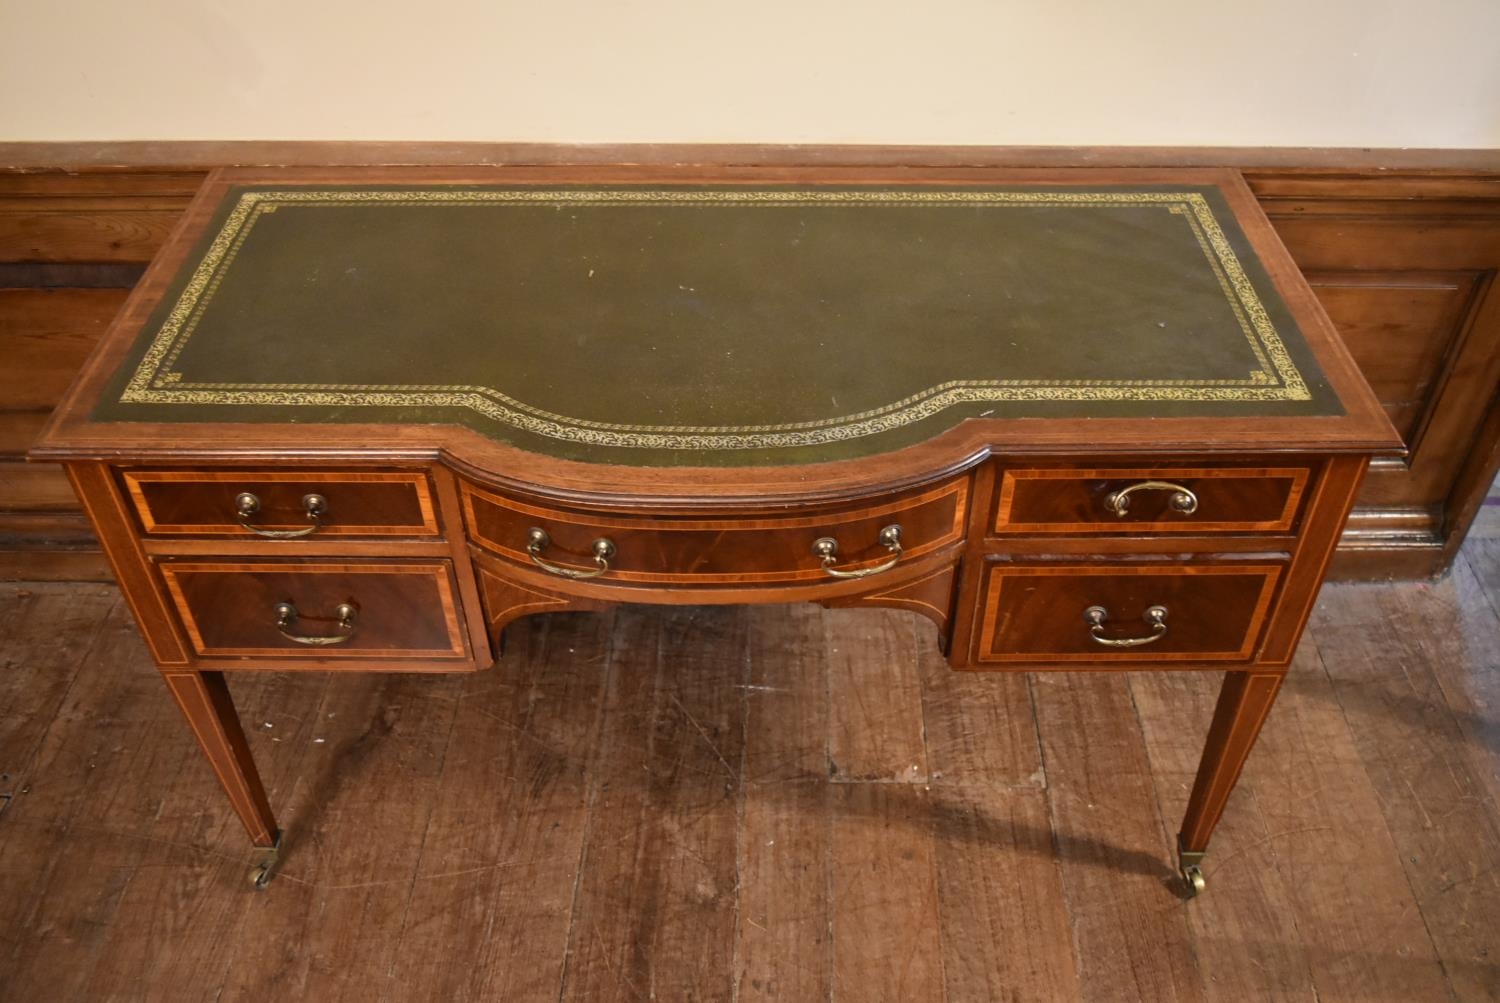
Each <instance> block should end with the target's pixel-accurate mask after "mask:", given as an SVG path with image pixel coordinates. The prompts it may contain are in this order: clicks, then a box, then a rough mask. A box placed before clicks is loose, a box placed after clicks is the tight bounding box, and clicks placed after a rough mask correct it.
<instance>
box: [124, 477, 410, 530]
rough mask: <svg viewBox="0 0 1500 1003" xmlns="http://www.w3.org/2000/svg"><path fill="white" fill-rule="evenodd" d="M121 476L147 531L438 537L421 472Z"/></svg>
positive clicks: (143, 527)
mask: <svg viewBox="0 0 1500 1003" xmlns="http://www.w3.org/2000/svg"><path fill="white" fill-rule="evenodd" d="M120 477H121V480H122V481H123V482H124V484H125V490H126V492H127V493H128V494H129V496H130V500H131V502H132V503H133V504H134V506H135V510H136V515H137V516H138V517H139V518H140V521H141V528H142V529H143V530H144V531H145V533H146V534H147V535H148V536H217V537H246V536H250V537H253V536H264V537H270V538H280V539H287V538H313V537H331V536H369V537H393V536H402V537H412V536H416V537H433V536H437V535H438V522H437V515H436V512H435V510H434V507H433V502H432V486H431V484H430V483H429V482H428V479H427V474H426V473H425V472H424V471H421V470H302V469H297V470H256V469H245V470H139V469H127V470H123V471H121V473H120ZM244 496H249V498H252V499H253V503H248V504H247V503H246V502H245V501H244ZM313 496H316V498H318V499H320V502H319V503H316V504H313V503H310V501H309V499H310V498H311V497H313ZM310 509H315V510H316V511H315V512H310ZM313 515H316V518H313Z"/></svg>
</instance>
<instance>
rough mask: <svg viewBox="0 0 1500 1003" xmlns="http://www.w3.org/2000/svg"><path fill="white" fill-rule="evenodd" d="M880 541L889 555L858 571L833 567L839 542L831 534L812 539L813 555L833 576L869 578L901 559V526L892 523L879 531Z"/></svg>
mask: <svg viewBox="0 0 1500 1003" xmlns="http://www.w3.org/2000/svg"><path fill="white" fill-rule="evenodd" d="M879 539H880V542H881V543H882V544H883V545H884V546H885V549H886V550H889V551H890V552H891V556H890V557H887V558H886V559H885V560H883V561H881V562H880V563H879V564H877V565H875V566H874V567H873V568H864V569H862V570H860V571H840V570H839V569H838V568H835V567H834V566H833V565H834V562H835V561H837V560H838V556H839V542H838V541H837V540H835V539H834V538H833V537H831V536H822V537H819V538H818V539H816V540H814V541H813V545H812V552H813V556H814V557H817V558H819V559H821V560H822V562H823V573H824V574H826V575H829V576H831V577H833V578H869V577H870V576H871V575H878V574H880V573H881V572H882V571H889V570H891V569H892V568H894V567H895V566H896V562H897V561H899V560H901V526H900V525H899V524H896V523H893V524H891V525H889V526H887V527H886V528H885V529H882V530H881V531H880V537H879Z"/></svg>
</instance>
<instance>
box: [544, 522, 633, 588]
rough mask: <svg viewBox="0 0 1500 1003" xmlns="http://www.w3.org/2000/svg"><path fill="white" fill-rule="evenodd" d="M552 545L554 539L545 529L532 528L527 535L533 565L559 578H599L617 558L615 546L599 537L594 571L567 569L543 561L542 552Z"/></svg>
mask: <svg viewBox="0 0 1500 1003" xmlns="http://www.w3.org/2000/svg"><path fill="white" fill-rule="evenodd" d="M551 545H552V537H550V536H548V535H547V531H546V530H545V529H541V528H539V527H537V526H533V527H531V529H530V530H529V531H527V533H526V554H527V556H529V557H530V558H531V563H532V564H535V565H536V566H537V567H539V568H541V569H542V570H543V571H545V572H547V573H548V574H551V575H557V576H558V577H559V578H572V579H575V580H577V579H582V578H598V577H599V576H600V575H602V574H604V573H605V572H606V571H608V570H609V559H610V558H611V557H614V556H615V545H614V544H613V543H611V542H610V541H609V540H608V539H606V538H605V537H602V536H601V537H599V539H597V540H595V541H594V563H595V564H597V565H598V567H597V568H594V569H592V570H589V569H585V568H565V567H563V566H562V565H561V564H553V563H552V562H551V561H547V560H543V559H542V551H544V550H546V549H547V548H548V547H550V546H551Z"/></svg>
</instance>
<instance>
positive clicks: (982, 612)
mask: <svg viewBox="0 0 1500 1003" xmlns="http://www.w3.org/2000/svg"><path fill="white" fill-rule="evenodd" d="M1281 571H1282V566H1281V565H1279V564H1240V563H1233V564H1230V563H1226V564H1194V565H1183V564H1139V565H1137V564H1112V565H1078V564H1068V565H1053V564H1045V565H1040V564H1039V565H1014V564H993V565H991V566H990V567H989V568H988V569H986V571H985V578H984V588H983V593H982V595H981V597H980V607H979V616H980V630H979V641H978V644H979V650H978V653H977V658H978V660H979V661H981V662H1037V663H1050V662H1172V661H1241V660H1248V659H1249V658H1250V657H1251V655H1252V654H1253V653H1254V650H1255V644H1256V641H1257V639H1258V638H1259V637H1260V632H1261V626H1262V625H1263V624H1264V622H1265V619H1266V615H1267V612H1268V610H1269V608H1270V604H1271V597H1272V595H1273V594H1274V592H1275V590H1276V583H1277V581H1278V580H1279V579H1280V577H1281Z"/></svg>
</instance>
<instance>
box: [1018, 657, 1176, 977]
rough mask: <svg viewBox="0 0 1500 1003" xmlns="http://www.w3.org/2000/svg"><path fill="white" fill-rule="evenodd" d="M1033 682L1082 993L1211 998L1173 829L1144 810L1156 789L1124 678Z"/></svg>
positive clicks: (1038, 679) (1064, 676)
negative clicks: (1177, 869) (1180, 879)
mask: <svg viewBox="0 0 1500 1003" xmlns="http://www.w3.org/2000/svg"><path fill="white" fill-rule="evenodd" d="M1032 685H1033V690H1034V693H1035V695H1036V696H1035V700H1036V714H1037V725H1038V729H1039V731H1040V732H1041V736H1042V759H1043V762H1044V763H1045V764H1046V771H1047V800H1048V804H1049V807H1050V809H1051V823H1052V830H1053V843H1054V846H1055V848H1056V853H1057V855H1058V857H1059V859H1060V860H1061V863H1062V881H1063V889H1064V894H1065V896H1066V902H1067V907H1068V915H1069V916H1070V918H1071V920H1072V925H1073V947H1074V951H1075V952H1076V954H1077V957H1078V977H1079V982H1080V985H1081V986H1082V987H1083V992H1084V993H1085V994H1086V995H1092V996H1095V997H1096V998H1099V999H1109V998H1123V999H1143V1000H1201V999H1204V998H1205V993H1204V988H1203V981H1202V976H1201V972H1200V969H1199V961H1198V958H1197V951H1196V950H1195V946H1194V944H1193V943H1192V939H1191V937H1190V933H1189V929H1188V924H1187V917H1186V914H1185V909H1184V907H1183V905H1182V902H1181V899H1180V898H1179V896H1180V894H1181V893H1180V891H1179V890H1178V888H1177V885H1176V883H1175V881H1174V877H1175V875H1174V874H1173V872H1172V869H1171V867H1170V866H1169V864H1168V863H1167V861H1168V860H1169V859H1170V852H1171V851H1170V841H1169V839H1168V837H1167V826H1166V825H1165V823H1164V822H1163V820H1162V818H1161V816H1160V815H1158V814H1157V813H1156V812H1155V811H1154V810H1142V806H1143V805H1154V804H1155V803H1156V797H1155V786H1154V782H1153V778H1152V775H1151V768H1150V764H1149V762H1148V760H1147V756H1146V747H1145V743H1144V742H1143V741H1142V739H1141V734H1140V730H1139V727H1138V726H1137V725H1136V724H1135V722H1134V717H1135V715H1134V711H1133V709H1132V708H1131V705H1130V694H1129V690H1128V688H1127V685H1126V680H1125V678H1124V677H1123V676H1122V675H1115V674H1110V675H1073V674H1060V673H1059V674H1047V675H1038V676H1036V677H1035V679H1034V680H1033V684H1032ZM1124 959H1128V964H1122V963H1121V962H1122V961H1123V960H1124Z"/></svg>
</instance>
